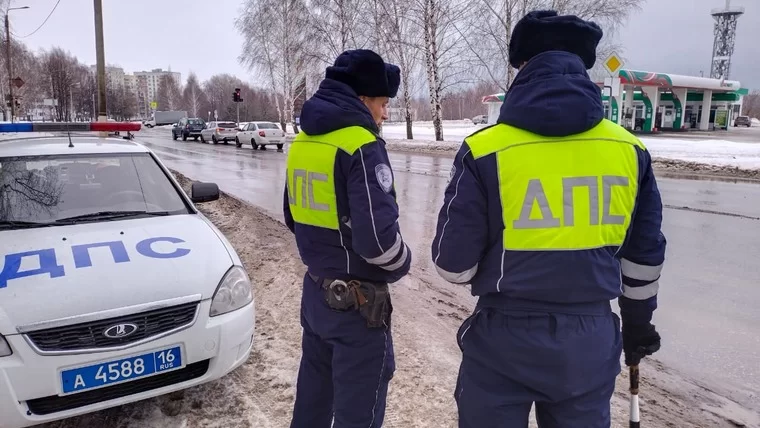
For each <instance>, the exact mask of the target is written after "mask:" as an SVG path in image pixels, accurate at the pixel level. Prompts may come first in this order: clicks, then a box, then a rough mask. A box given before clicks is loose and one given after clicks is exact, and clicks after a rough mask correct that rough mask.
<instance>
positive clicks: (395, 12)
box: [381, 0, 419, 140]
mask: <svg viewBox="0 0 760 428" xmlns="http://www.w3.org/2000/svg"><path fill="white" fill-rule="evenodd" d="M406 4H407V3H406V2H405V1H403V0H388V1H384V2H382V3H381V7H382V20H383V21H384V22H385V23H386V25H384V26H382V27H381V30H382V31H383V35H384V39H385V46H386V47H387V48H388V52H389V57H390V59H391V60H392V61H395V62H397V63H398V66H399V68H400V69H401V90H402V96H401V98H402V105H403V108H404V120H405V122H406V138H407V139H409V140H411V139H413V138H414V135H413V133H412V85H413V80H412V71H413V69H414V68H415V66H416V64H417V61H418V59H419V56H418V52H419V50H418V49H416V48H415V46H414V45H413V40H416V39H419V31H417V30H418V28H417V27H416V26H415V25H414V23H413V21H412V18H411V13H412V12H411V10H410V9H409V8H408V7H406Z"/></svg>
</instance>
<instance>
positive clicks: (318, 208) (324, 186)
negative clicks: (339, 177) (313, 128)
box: [287, 126, 377, 230]
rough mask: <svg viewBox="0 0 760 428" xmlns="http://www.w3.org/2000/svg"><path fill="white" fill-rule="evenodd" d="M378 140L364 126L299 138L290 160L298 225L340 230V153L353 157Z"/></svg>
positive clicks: (289, 185) (289, 184)
mask: <svg viewBox="0 0 760 428" xmlns="http://www.w3.org/2000/svg"><path fill="white" fill-rule="evenodd" d="M376 140H377V137H376V136H375V135H374V134H373V133H372V132H370V131H368V130H366V129H364V128H362V127H360V126H350V127H347V128H342V129H339V130H337V131H333V132H330V133H327V134H322V135H307V134H305V133H304V132H303V131H302V132H300V133H299V134H298V135H296V138H295V139H294V140H293V143H292V144H291V145H290V150H289V151H288V160H287V188H288V202H289V204H290V211H291V214H292V215H293V220H294V221H295V222H296V223H301V224H306V225H310V226H317V227H323V228H326V229H331V230H338V224H339V219H338V209H337V202H336V192H335V157H336V154H337V153H338V150H342V151H344V152H346V153H348V154H349V155H353V154H354V153H355V152H356V151H357V150H359V148H361V147H362V146H364V145H366V144H369V143H372V142H374V141H376Z"/></svg>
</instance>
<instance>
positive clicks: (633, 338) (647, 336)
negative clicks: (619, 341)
mask: <svg viewBox="0 0 760 428" xmlns="http://www.w3.org/2000/svg"><path fill="white" fill-rule="evenodd" d="M659 349H660V334H659V333H657V330H655V328H654V325H652V324H651V323H647V324H640V325H626V323H623V352H624V353H625V365H626V366H635V365H638V364H639V362H641V359H642V358H644V357H645V356H647V355H652V354H654V353H655V352H657V351H658V350H659Z"/></svg>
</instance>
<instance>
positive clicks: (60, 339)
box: [27, 302, 198, 352]
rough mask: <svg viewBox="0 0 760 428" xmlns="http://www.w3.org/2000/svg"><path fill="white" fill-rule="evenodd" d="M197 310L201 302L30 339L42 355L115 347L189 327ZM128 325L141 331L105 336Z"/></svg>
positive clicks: (33, 334)
mask: <svg viewBox="0 0 760 428" xmlns="http://www.w3.org/2000/svg"><path fill="white" fill-rule="evenodd" d="M197 308H198V302H193V303H185V304H182V305H177V306H171V307H168V308H161V309H154V310H151V311H146V312H141V313H137V314H130V315H124V316H120V317H116V318H109V319H105V320H98V321H92V322H87V323H81V324H73V325H67V326H64V327H54V328H49V329H45V330H37V331H33V332H30V333H27V336H28V337H29V339H31V341H32V343H34V345H35V346H36V347H37V348H38V349H39V350H40V351H42V352H60V351H76V350H81V349H98V348H111V347H115V346H122V345H127V344H130V343H134V342H137V341H140V340H143V339H146V338H149V337H152V336H155V335H158V334H161V333H165V332H167V331H170V330H174V329H176V328H180V327H183V326H186V325H189V324H191V323H192V322H193V320H194V319H195V312H196V311H197ZM124 323H130V324H134V325H136V326H137V330H136V331H135V332H134V333H133V334H131V335H129V336H126V337H121V338H109V337H106V336H105V335H104V334H103V333H104V332H105V330H106V329H108V328H109V327H112V326H114V325H118V324H124Z"/></svg>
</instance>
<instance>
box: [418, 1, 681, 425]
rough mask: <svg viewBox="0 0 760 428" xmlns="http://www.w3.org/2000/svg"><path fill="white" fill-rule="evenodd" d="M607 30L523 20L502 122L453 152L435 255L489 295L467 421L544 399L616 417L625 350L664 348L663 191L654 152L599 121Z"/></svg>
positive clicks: (499, 417)
mask: <svg viewBox="0 0 760 428" xmlns="http://www.w3.org/2000/svg"><path fill="white" fill-rule="evenodd" d="M601 37H602V30H601V29H600V28H599V26H597V25H596V24H595V23H593V22H587V21H583V20H581V19H579V18H577V17H575V16H558V15H557V13H556V12H554V11H534V12H531V13H529V14H528V15H526V16H525V17H523V18H522V19H521V20H520V21H519V22H518V23H517V24H516V26H515V28H514V30H513V33H512V39H511V42H510V45H509V61H510V63H511V64H512V66H514V67H516V68H518V69H519V72H518V74H517V76H516V78H515V80H514V82H512V85H511V87H510V88H509V91H508V92H507V93H506V96H505V99H504V104H503V106H502V107H501V112H500V115H499V118H498V121H497V123H496V124H495V125H493V126H490V127H486V128H484V129H482V130H480V131H478V132H476V133H475V134H473V135H470V136H469V137H467V138H466V139H465V141H464V143H463V144H462V146H461V148H460V150H459V152H458V153H457V155H456V157H455V159H454V164H453V169H452V174H451V181H450V183H449V184H448V186H447V188H446V190H445V199H444V203H443V206H442V208H441V210H440V214H439V217H438V226H437V231H436V236H435V240H434V242H433V244H432V257H433V261H434V263H435V265H436V268H437V270H438V273H439V275H441V276H442V277H443V278H445V279H446V280H448V281H450V282H452V283H456V284H468V283H469V284H471V286H472V294H473V295H475V296H478V302H477V305H476V308H475V311H474V312H473V314H472V315H471V316H470V317H469V318H468V319H466V320H465V321H464V323H463V324H462V326H461V327H460V329H459V332H458V335H457V341H458V344H459V347H460V349H461V350H462V362H461V366H460V372H459V377H458V380H457V385H456V388H455V392H454V398H455V399H456V402H457V405H458V410H459V426H460V427H468V428H491V427H494V428H495V427H505V428H506V427H527V426H528V415H529V412H530V410H531V406H532V405H533V404H534V403H535V407H536V418H537V421H538V424H539V426H540V427H541V428H546V427H550V428H551V427H562V428H576V427H577V428H594V427H609V426H610V423H611V422H610V399H611V396H612V393H613V390H614V388H615V378H616V376H617V375H618V374H619V372H620V369H621V366H620V354H621V350H624V351H625V362H626V364H628V365H633V364H638V363H639V361H640V360H641V358H642V357H644V356H645V355H651V353H653V352H655V351H657V350H658V349H659V347H660V336H659V335H658V333H657V331H656V330H655V328H654V326H653V325H652V324H651V320H652V313H653V311H654V310H655V308H656V306H657V291H658V280H659V277H660V270H661V269H662V264H663V261H664V255H665V245H666V241H665V238H664V236H663V234H662V233H661V231H660V225H661V222H662V202H661V199H660V193H659V191H658V189H657V184H656V182H655V177H654V174H653V172H652V165H651V158H650V154H649V152H648V151H647V149H646V147H644V145H643V144H642V143H641V142H640V141H639V140H638V139H637V138H636V137H634V136H633V135H631V134H630V133H629V132H627V131H626V130H625V129H623V128H622V127H620V126H618V125H617V124H615V123H612V122H610V121H608V120H606V119H604V107H603V104H602V98H601V91H600V88H599V87H598V86H597V85H596V84H595V83H594V82H593V81H591V80H590V79H589V75H588V73H587V70H588V69H590V68H591V67H593V65H594V62H595V61H596V47H597V44H598V42H599V40H600V39H601ZM616 298H617V299H618V302H619V306H620V313H621V317H618V316H617V315H615V314H614V313H613V312H612V309H611V304H610V301H611V300H613V299H616ZM621 318H622V334H621V331H620V329H621V326H620V324H621Z"/></svg>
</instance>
